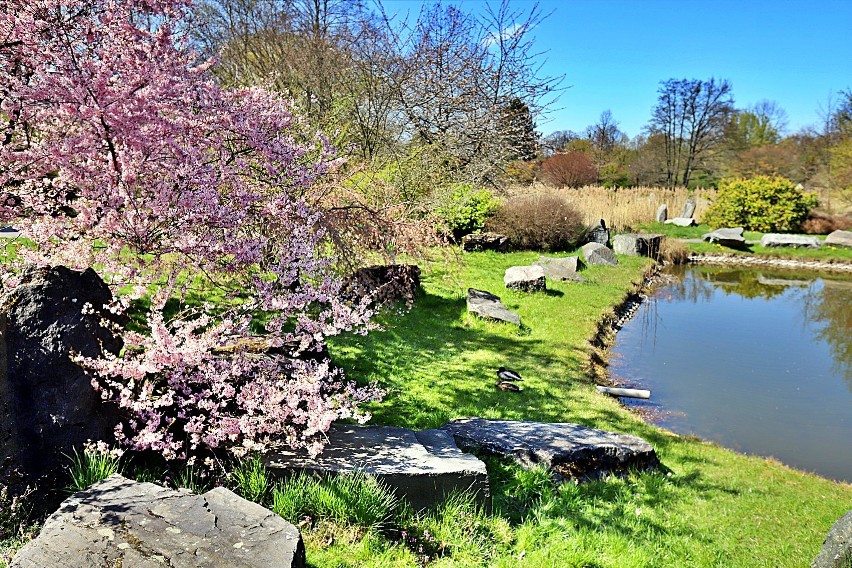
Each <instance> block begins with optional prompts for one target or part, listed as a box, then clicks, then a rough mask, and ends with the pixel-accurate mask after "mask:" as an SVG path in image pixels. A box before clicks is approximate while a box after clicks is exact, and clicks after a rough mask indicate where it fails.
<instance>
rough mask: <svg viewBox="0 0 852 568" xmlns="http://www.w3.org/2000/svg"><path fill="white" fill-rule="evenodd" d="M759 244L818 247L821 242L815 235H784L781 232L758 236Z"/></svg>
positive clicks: (765, 245)
mask: <svg viewBox="0 0 852 568" xmlns="http://www.w3.org/2000/svg"><path fill="white" fill-rule="evenodd" d="M760 244H761V246H764V247H793V248H809V249H818V248H820V246H821V244H820V242H819V239H818V238H816V237H806V236H803V235H786V234H783V233H767V234H765V235H763V236H762V237H761V238H760Z"/></svg>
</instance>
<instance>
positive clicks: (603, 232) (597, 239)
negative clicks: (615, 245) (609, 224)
mask: <svg viewBox="0 0 852 568" xmlns="http://www.w3.org/2000/svg"><path fill="white" fill-rule="evenodd" d="M609 236H610V235H609V229H607V228H606V223H605V222H604V220H603V219H601V220H600V222H599V223H597V224H596V225H593V226H591V227H589V229H588V231H586V242H587V243H598V244H601V245H604V246H609Z"/></svg>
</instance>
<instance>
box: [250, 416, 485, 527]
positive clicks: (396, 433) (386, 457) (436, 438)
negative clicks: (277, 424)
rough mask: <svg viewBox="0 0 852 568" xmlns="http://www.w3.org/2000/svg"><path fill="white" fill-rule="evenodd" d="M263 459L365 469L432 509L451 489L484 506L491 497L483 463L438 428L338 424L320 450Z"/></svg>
mask: <svg viewBox="0 0 852 568" xmlns="http://www.w3.org/2000/svg"><path fill="white" fill-rule="evenodd" d="M264 462H265V465H266V467H267V468H268V470H269V473H270V474H272V475H274V476H286V475H289V474H291V473H292V472H294V471H308V472H312V473H318V474H323V475H328V474H338V473H348V472H354V471H362V472H364V473H368V474H370V475H374V476H375V477H376V478H377V479H379V480H381V481H382V482H384V483H385V484H386V485H387V486H388V487H390V488H391V489H392V490H393V491H394V493H395V494H396V495H397V496H399V497H404V498H405V499H407V500H408V502H409V503H411V506H412V507H413V508H414V510H415V511H417V510H421V509H434V508H435V507H436V506H437V505H438V504H439V503H441V501H442V500H443V499H444V497H445V496H446V495H449V494H450V493H452V492H453V491H471V492H472V493H474V494H475V495H476V497H477V499H478V500H479V501H480V503H481V504H483V505H486V506H488V504H489V500H490V494H489V487H488V472H487V471H486V469H485V464H484V463H483V462H482V461H480V460H479V459H477V458H476V457H475V456H473V455H471V454H466V453H464V452H462V451H461V450H459V448H458V447H457V446H456V444H455V442H454V441H453V439H452V437H451V436H449V435H448V434H447V433H446V432H443V431H440V430H424V431H422V432H414V431H413V430H408V429H406V428H398V427H395V426H357V425H346V424H334V425H332V427H331V429H330V430H329V432H328V442H327V443H326V446H325V450H323V452H322V453H321V454H320V455H319V456H317V457H315V458H311V457H310V456H308V455H307V453H306V452H304V451H296V450H292V449H289V448H287V449H278V450H274V451H272V452H269V453H268V454H266V456H264Z"/></svg>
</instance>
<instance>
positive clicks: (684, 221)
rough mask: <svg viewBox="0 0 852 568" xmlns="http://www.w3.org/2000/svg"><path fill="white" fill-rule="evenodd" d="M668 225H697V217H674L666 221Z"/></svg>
mask: <svg viewBox="0 0 852 568" xmlns="http://www.w3.org/2000/svg"><path fill="white" fill-rule="evenodd" d="M664 223H665V224H666V225H675V226H676V227H691V226H693V225H695V219H693V218H692V217H674V218H672V219H667V220H666V221H664Z"/></svg>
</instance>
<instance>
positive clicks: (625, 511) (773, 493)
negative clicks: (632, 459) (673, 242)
mask: <svg viewBox="0 0 852 568" xmlns="http://www.w3.org/2000/svg"><path fill="white" fill-rule="evenodd" d="M537 256H538V255H537V254H536V253H513V254H508V255H500V254H494V253H474V254H466V255H463V256H462V257H461V263H456V264H454V263H452V262H445V261H435V262H432V263H423V264H422V267H423V269H424V274H423V288H424V292H425V293H424V294H423V295H422V297H420V298H418V300H417V302H416V303H415V305H414V308H413V309H412V310H411V311H410V312H409V313H406V314H400V313H394V312H388V313H386V314H385V315H384V316H383V317H382V318H381V319H382V320H383V324H384V326H385V329H384V331H381V332H377V333H372V334H370V335H368V336H366V337H361V336H350V337H344V338H338V339H337V340H336V341H335V342H334V344H333V345H332V354H333V356H334V357H335V360H336V362H337V363H338V364H341V365H342V366H343V367H344V368H345V369H346V370H347V372H348V375H349V376H350V377H352V378H355V379H357V380H358V381H361V382H366V381H377V382H379V383H380V384H381V385H383V386H384V387H385V388H386V389H388V395H387V396H386V397H385V400H384V401H383V402H381V403H378V404H375V405H374V406H373V408H372V410H373V412H374V423H380V424H391V425H399V426H406V427H410V428H432V427H437V426H440V425H442V424H443V423H444V422H445V421H447V420H449V419H452V418H456V417H462V416H482V417H486V418H504V419H525V420H541V421H547V422H561V421H564V422H576V423H581V424H585V425H588V426H592V427H597V428H604V429H608V430H613V431H618V432H628V433H631V434H635V435H638V436H641V437H643V438H644V439H646V440H648V441H649V442H650V443H651V444H652V445H653V446H654V447H655V448H656V450H657V452H658V454H659V455H660V458H661V460H662V462H663V464H664V466H665V468H666V469H665V470H664V471H663V472H657V473H643V474H634V475H631V476H629V477H628V478H626V479H617V478H610V479H606V480H603V481H599V482H594V483H589V484H582V485H579V486H577V485H574V484H570V483H569V484H563V485H559V486H556V485H553V484H551V483H550V482H549V480H548V479H547V478H546V476H543V475H542V472H540V471H533V472H522V471H520V470H519V468H517V467H516V466H513V465H510V464H505V463H502V464H501V463H496V464H495V463H490V464H489V469H490V472H491V478H492V492H493V493H494V512H493V514H491V515H485V514H484V513H482V512H481V511H479V512H477V511H467V512H465V513H463V512H460V511H459V510H453V511H451V512H447V511H446V510H442V511H443V512H442V511H439V512H437V513H434V514H433V515H432V516H431V517H428V518H421V519H418V520H417V522H416V523H415V525H416V527H417V528H418V530H420V531H423V530H426V529H427V528H428V530H429V533H430V536H431V537H432V538H435V539H436V542H435V543H431V544H429V546H427V547H426V550H432V552H433V557H432V558H430V561H429V566H436V567H440V566H506V567H508V566H521V565H522V566H533V567H536V566H554V567H556V566H578V567H579V566H598V567H604V566H612V567H630V566H637V567H638V566H685V567H686V566H720V567H721V566H804V565H807V564H808V563H809V562H810V560H811V559H812V558H813V557H814V556H815V555H816V553H817V551H818V550H819V548H820V546H821V544H822V540H823V538H824V536H825V533H826V531H827V530H828V528H829V527H830V526H831V525H832V524H833V523H834V522H835V521H836V520H837V519H838V518H839V517H840V516H841V515H842V514H843V513H845V511H847V510H848V509H850V508H852V486H850V485H848V484H840V483H835V482H832V481H828V480H825V479H822V478H819V477H817V476H814V475H809V474H806V473H802V472H799V471H795V470H792V469H790V468H787V467H785V466H783V465H781V464H779V463H777V462H775V461H772V460H767V459H762V458H757V457H748V456H744V455H740V454H737V453H735V452H732V451H729V450H725V449H723V448H720V447H717V446H715V445H713V444H709V443H705V442H702V441H700V440H697V439H693V438H686V437H681V436H677V435H674V434H672V433H669V432H666V431H663V430H661V429H659V428H656V427H654V426H651V425H648V424H646V423H644V422H643V421H642V420H640V419H639V418H638V417H636V416H635V415H633V414H631V413H630V412H628V411H627V410H625V409H624V408H623V407H621V406H620V405H619V404H618V403H617V402H616V401H614V400H612V399H610V398H609V397H605V396H603V395H600V394H598V393H597V392H596V391H595V390H594V386H593V385H592V384H591V382H590V380H589V379H588V378H587V377H586V375H585V374H584V372H583V369H584V368H585V364H586V361H587V358H588V355H589V344H588V341H587V340H588V338H589V337H591V336H592V335H593V333H594V331H595V329H596V323H597V322H598V321H599V320H600V318H601V317H602V315H603V314H604V313H606V312H607V311H609V310H610V309H611V307H612V306H613V305H615V304H616V303H618V302H619V301H620V300H621V299H622V298H623V296H624V295H625V293H626V292H627V290H628V289H630V288H631V286H632V284H633V283H634V282H638V281H639V280H640V278H641V275H642V272H643V270H644V269H645V268H646V262H647V261H646V260H644V259H640V258H632V257H620V262H621V264H620V265H619V266H618V267H617V268H607V267H590V268H589V269H588V270H586V271H585V276H586V278H587V279H588V282H587V283H583V284H577V283H564V284H553V285H552V288H551V290H549V291H548V292H547V293H539V294H522V293H518V292H511V291H508V290H506V289H505V287H504V286H503V283H502V275H503V271H504V269H505V268H506V267H508V266H512V265H517V264H527V263H529V262H530V261H533V260H535V259H536V258H537ZM549 285H550V284H549ZM468 287H475V288H480V289H486V290H489V291H491V292H494V293H497V294H498V295H500V296H501V297H502V299H503V301H504V303H505V304H506V305H507V306H508V307H509V308H510V309H513V310H516V311H517V312H518V313H519V314H520V315H521V319H522V322H523V323H524V328H523V329H522V330H518V329H517V328H515V327H513V326H509V325H504V324H498V323H489V322H484V321H480V320H479V319H477V318H475V317H473V316H470V315H469V314H467V313H466V310H465V300H464V298H465V293H466V290H467V288H468ZM501 365H504V366H507V367H511V368H513V369H516V370H518V371H519V372H520V373H521V375H522V376H523V377H524V379H525V380H524V382H523V383H522V384H523V386H524V390H523V391H522V392H520V393H511V392H504V391H501V390H498V389H496V388H495V387H494V381H495V379H496V377H495V369H496V368H497V367H499V366H501ZM456 520H458V522H455V521H456ZM305 534H306V541H307V543H308V559H309V562H310V564H311V565H312V566H315V567H317V568H320V567H326V566H329V567H330V566H335V567H341V566H353V567H354V566H419V565H422V558H420V557H418V556H417V554H416V551H413V550H412V549H411V548H410V547H409V546H407V545H406V544H405V543H402V542H400V541H399V540H394V539H393V538H389V537H388V536H387V535H382V534H378V533H375V532H368V533H367V534H352V533H347V532H346V531H345V530H343V529H334V528H333V527H329V526H322V527H319V528H315V529H313V530H308V531H306V533H305ZM418 534H419V533H418ZM329 535H332V536H329ZM333 535H337V537H334V536H333ZM329 541H331V542H332V544H328V542H329ZM435 555H437V559H436V558H435V557H434V556H435Z"/></svg>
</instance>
